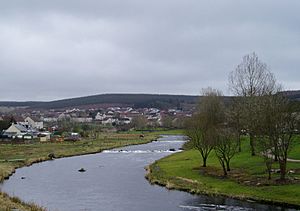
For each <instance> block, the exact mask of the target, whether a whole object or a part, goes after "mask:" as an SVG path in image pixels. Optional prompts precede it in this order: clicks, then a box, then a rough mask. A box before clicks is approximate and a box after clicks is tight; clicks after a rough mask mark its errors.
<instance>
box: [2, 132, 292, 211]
mask: <svg viewBox="0 0 300 211" xmlns="http://www.w3.org/2000/svg"><path fill="white" fill-rule="evenodd" d="M183 143H184V137H183V136H164V137H163V138H160V139H159V141H155V142H152V143H149V144H144V145H135V146H128V147H123V148H120V149H115V150H107V151H104V152H103V153H99V154H93V155H84V156H78V157H70V158H62V159H58V160H54V161H47V162H44V163H38V164H34V165H33V166H30V167H24V168H21V169H18V170H17V171H16V173H15V174H14V175H13V176H12V177H11V178H10V179H9V180H7V181H5V182H4V183H3V184H2V185H1V187H2V188H1V189H2V190H3V191H5V192H7V193H9V194H10V195H16V196H18V197H20V198H21V199H23V200H25V201H27V202H35V203H37V204H39V205H42V206H44V207H47V208H48V210H51V211H53V210H55V211H56V210H60V211H76V210H95V211H96V210H116V211H119V210H126V211H127V210H129V211H141V210H143V211H153V210H164V211H167V210H171V211H177V210H181V211H182V210H285V209H283V208H277V207H273V206H267V205H262V204H257V203H250V202H244V201H238V200H233V199H227V198H222V197H208V196H195V195H191V194H188V193H185V192H180V191H175V190H172V191H169V190H167V189H165V188H163V187H160V186H157V185H150V184H149V183H148V181H147V180H146V179H145V178H144V175H145V170H144V167H145V166H146V165H149V164H150V163H152V162H154V161H155V160H157V159H160V158H162V157H165V156H167V155H170V154H171V153H174V152H178V151H180V149H181V148H180V147H181V146H182V144H183ZM80 168H84V169H85V170H86V171H85V172H78V169H80ZM22 178H23V179H22ZM24 178H25V179H24ZM286 210H288V209H286Z"/></svg>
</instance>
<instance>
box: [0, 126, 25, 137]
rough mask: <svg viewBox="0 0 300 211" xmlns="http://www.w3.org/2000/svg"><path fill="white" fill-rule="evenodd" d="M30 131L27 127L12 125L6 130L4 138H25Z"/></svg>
mask: <svg viewBox="0 0 300 211" xmlns="http://www.w3.org/2000/svg"><path fill="white" fill-rule="evenodd" d="M27 132H28V130H27V128H26V127H24V126H23V125H20V124H15V123H12V124H11V126H10V127H9V128H8V129H7V130H5V132H4V133H3V136H6V137H8V138H15V137H19V136H23V135H25V134H27Z"/></svg>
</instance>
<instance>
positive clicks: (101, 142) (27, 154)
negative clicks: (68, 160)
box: [0, 133, 157, 211]
mask: <svg viewBox="0 0 300 211" xmlns="http://www.w3.org/2000/svg"><path fill="white" fill-rule="evenodd" d="M156 137H157V134H152V133H145V134H144V138H140V135H139V134H138V133H137V134H117V133H111V134H102V135H101V136H100V137H99V138H98V139H93V140H92V139H86V140H82V141H78V142H72V143H71V142H61V143H38V142H36V143H31V144H1V145H0V152H1V153H0V180H1V181H3V180H4V179H5V178H8V177H9V176H10V175H11V174H12V173H13V172H14V171H15V169H16V168H20V167H23V166H29V165H31V164H33V163H36V162H41V161H45V160H49V159H50V158H49V156H48V155H49V154H50V153H53V154H54V155H55V157H56V158H61V157H68V156H76V155H83V154H91V153H98V152H101V151H103V150H105V149H112V148H117V147H123V146H127V145H134V144H143V143H148V142H150V141H151V140H152V139H155V138H156ZM12 209H18V210H22V211H27V210H28V211H29V210H31V211H41V210H44V209H43V208H40V207H38V206H36V205H33V204H26V203H23V202H21V200H19V199H18V198H16V197H9V196H8V195H7V194H5V193H0V210H1V211H2V210H12Z"/></svg>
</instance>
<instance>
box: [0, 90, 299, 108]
mask: <svg viewBox="0 0 300 211" xmlns="http://www.w3.org/2000/svg"><path fill="white" fill-rule="evenodd" d="M282 93H283V94H285V95H286V96H288V97H289V98H290V99H293V100H296V101H300V90H299V91H285V92H282ZM230 98H231V97H224V100H225V102H228V101H230ZM199 99H200V97H199V96H191V95H158V94H100V95H93V96H86V97H77V98H70V99H63V100H55V101H49V102H34V101H28V102H7V101H6V102H4V101H3V102H0V106H6V107H28V108H40V109H52V108H53V109H58V108H74V107H83V106H90V105H103V104H112V105H119V106H122V105H126V106H132V107H135V108H146V107H147V108H149V107H155V108H161V109H165V108H190V107H193V106H195V104H196V103H197V102H198V101H199Z"/></svg>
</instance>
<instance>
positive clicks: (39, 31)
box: [0, 0, 300, 100]
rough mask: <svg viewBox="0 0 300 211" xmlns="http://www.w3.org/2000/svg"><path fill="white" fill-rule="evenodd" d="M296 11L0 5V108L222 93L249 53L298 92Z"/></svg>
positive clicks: (56, 0) (295, 5)
mask: <svg viewBox="0 0 300 211" xmlns="http://www.w3.org/2000/svg"><path fill="white" fill-rule="evenodd" d="M299 11H300V1H299V0H294V1H291V0H290V1H287V0H284V1H283V0H282V1H274V0H243V1H241V0H235V1H233V0H226V1H225V0H224V1H223V0H218V1H217V0H207V1H201V0H151V1H142V0H106V1H102V0H69V1H67V0H65V1H62V0H51V1H46V0H44V1H42V0H26V1H24V0H10V1H4V0H0V71H1V76H0V77H1V82H0V100H54V99H61V98H67V97H75V96H84V95H92V94H102V93H160V94H163V93H165V94H200V91H201V88H204V87H207V86H212V87H214V88H218V89H220V90H222V91H223V92H224V93H225V94H229V92H228V88H227V85H228V82H227V81H228V80H227V79H228V74H229V72H230V71H232V70H234V69H235V67H236V65H238V64H239V63H240V62H241V59H242V57H243V56H244V55H245V54H248V53H251V52H253V51H255V52H256V53H257V54H258V56H259V57H260V58H261V60H263V61H264V62H265V63H267V64H268V66H269V67H270V68H271V70H272V71H273V72H274V73H275V75H276V77H277V79H278V81H279V82H281V83H282V84H283V85H284V87H285V88H286V89H300V81H299V79H300V70H299V68H300V12H299Z"/></svg>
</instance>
